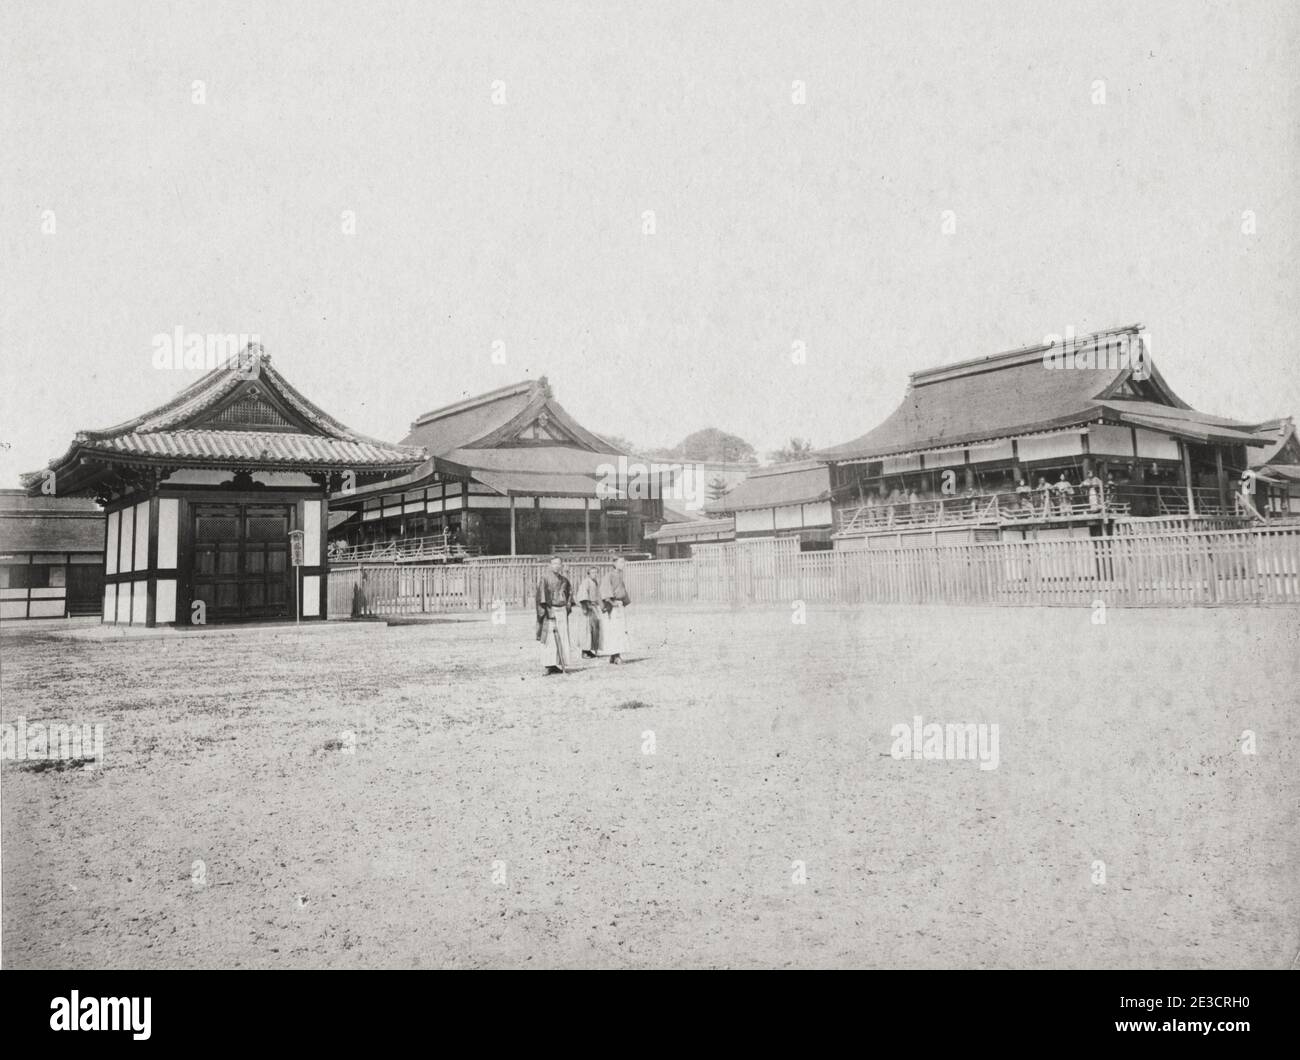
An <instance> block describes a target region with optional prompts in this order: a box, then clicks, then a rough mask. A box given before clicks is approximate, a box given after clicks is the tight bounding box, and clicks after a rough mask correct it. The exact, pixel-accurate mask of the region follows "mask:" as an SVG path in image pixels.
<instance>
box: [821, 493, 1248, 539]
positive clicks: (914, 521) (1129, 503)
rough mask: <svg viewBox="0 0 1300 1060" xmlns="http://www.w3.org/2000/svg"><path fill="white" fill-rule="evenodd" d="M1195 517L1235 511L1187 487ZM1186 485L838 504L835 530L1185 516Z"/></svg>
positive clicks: (1212, 496)
mask: <svg viewBox="0 0 1300 1060" xmlns="http://www.w3.org/2000/svg"><path fill="white" fill-rule="evenodd" d="M1192 492H1193V500H1194V502H1195V505H1196V512H1195V514H1196V516H1197V517H1200V516H1215V517H1222V516H1231V515H1240V514H1241V512H1239V511H1237V509H1236V506H1235V504H1229V505H1227V506H1226V507H1225V506H1224V505H1223V504H1222V502H1221V501H1220V499H1219V493H1218V490H1215V489H1210V488H1205V487H1197V488H1196V489H1194V490H1193V491H1192ZM1188 514H1189V512H1188V504H1187V490H1186V488H1185V487H1183V486H1138V485H1127V484H1126V485H1121V486H1117V487H1116V488H1115V489H1114V490H1113V491H1111V492H1110V493H1109V494H1107V493H1106V492H1105V491H1103V495H1102V496H1100V497H1098V496H1095V495H1092V494H1090V493H1089V492H1088V491H1086V490H1084V489H1083V488H1082V487H1079V486H1075V487H1073V488H1072V490H1071V491H1069V492H1068V493H1067V492H1066V491H1064V490H1057V489H1056V488H1055V486H1053V487H1052V488H1051V489H1049V490H1041V489H1035V490H1030V491H1029V492H1027V493H1017V492H1004V493H986V494H979V495H976V496H973V497H942V498H938V499H934V498H932V499H928V500H917V501H900V502H896V503H894V504H865V505H858V506H855V507H851V508H840V509H838V510H837V512H836V531H837V532H838V533H841V534H860V533H869V532H880V531H886V530H907V529H914V528H922V527H935V526H969V525H976V526H1004V525H1016V524H1023V523H1029V522H1039V523H1041V522H1047V523H1070V522H1088V521H1092V520H1096V519H1122V518H1126V517H1129V516H1134V515H1163V516H1170V515H1182V516H1187V515H1188Z"/></svg>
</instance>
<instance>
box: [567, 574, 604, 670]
mask: <svg viewBox="0 0 1300 1060" xmlns="http://www.w3.org/2000/svg"><path fill="white" fill-rule="evenodd" d="M574 599H575V600H577V602H578V606H579V607H580V608H582V614H581V615H579V616H578V618H577V623H578V650H579V651H581V652H582V657H583V658H584V659H594V658H595V657H596V653H597V652H598V651H600V581H599V579H598V578H597V577H596V568H595V567H588V568H587V576H586V577H585V578H583V579H582V581H580V582H579V583H578V591H577V593H576V594H575V595H574ZM570 632H571V633H572V632H573V631H572V630H570Z"/></svg>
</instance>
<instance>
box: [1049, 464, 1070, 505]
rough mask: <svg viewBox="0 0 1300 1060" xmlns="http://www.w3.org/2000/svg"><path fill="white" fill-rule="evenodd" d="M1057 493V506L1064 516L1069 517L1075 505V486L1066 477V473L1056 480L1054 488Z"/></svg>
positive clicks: (1062, 473)
mask: <svg viewBox="0 0 1300 1060" xmlns="http://www.w3.org/2000/svg"><path fill="white" fill-rule="evenodd" d="M1052 489H1054V490H1055V491H1056V506H1057V509H1058V510H1059V511H1060V513H1061V514H1062V515H1069V514H1070V513H1071V510H1072V506H1073V503H1074V486H1073V485H1071V483H1070V480H1069V479H1068V478H1067V477H1066V474H1065V472H1064V471H1062V472H1061V477H1060V478H1059V479H1057V480H1056V485H1054V486H1053V487H1052Z"/></svg>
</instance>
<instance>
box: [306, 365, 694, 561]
mask: <svg viewBox="0 0 1300 1060" xmlns="http://www.w3.org/2000/svg"><path fill="white" fill-rule="evenodd" d="M403 444H404V445H407V446H420V447H422V448H423V449H425V450H426V451H427V452H428V454H429V455H428V459H426V460H425V461H424V462H423V463H422V464H421V465H420V466H419V467H417V468H416V469H415V470H414V471H412V472H411V473H410V474H407V475H404V476H402V477H400V478H396V479H390V480H388V481H384V482H377V483H374V484H372V485H370V486H366V487H363V488H358V489H352V490H342V491H339V492H336V493H335V494H334V495H333V496H332V497H331V498H330V508H331V518H330V527H331V529H330V535H331V550H330V556H331V558H332V559H333V560H334V561H336V562H350V561H362V560H393V561H396V562H407V561H410V562H415V561H421V562H428V561H430V560H432V561H457V560H463V559H466V558H470V557H490V556H516V555H549V554H552V553H555V552H570V553H624V554H637V553H643V552H644V551H645V549H646V544H645V535H646V533H647V531H650V530H653V529H655V528H657V527H658V526H659V525H660V524H661V523H662V522H663V519H664V515H663V494H664V491H665V489H671V485H672V476H671V475H666V474H661V473H656V474H654V475H652V474H651V471H652V469H651V468H650V466H649V465H646V464H645V463H644V462H643V461H641V460H639V459H638V458H637V457H634V456H631V455H630V454H628V453H625V452H623V451H622V450H620V449H619V448H617V447H616V446H614V445H612V444H610V443H609V442H607V441H605V439H603V438H601V437H600V436H599V435H596V434H593V433H592V432H591V431H589V430H587V429H586V428H585V427H583V426H582V425H581V424H579V423H578V422H577V421H576V420H575V419H574V418H573V417H572V416H570V415H569V414H568V413H567V412H566V411H565V410H564V409H563V407H561V405H560V404H559V402H558V401H556V399H555V396H554V394H553V393H552V392H551V388H550V385H549V384H548V383H547V381H546V379H545V377H543V378H541V379H537V380H532V381H527V382H522V383H516V384H514V385H512V386H506V387H502V388H500V389H498V390H493V391H491V392H489V393H486V394H482V395H479V396H478V397H472V398H469V399H467V400H464V401H458V402H456V403H454V404H451V405H447V406H444V407H443V408H438V409H435V410H433V411H432V412H426V413H425V414H424V415H423V416H420V417H419V418H418V419H417V420H416V421H415V422H414V423H413V424H411V428H410V432H409V433H408V434H407V436H406V438H405V440H404V442H403Z"/></svg>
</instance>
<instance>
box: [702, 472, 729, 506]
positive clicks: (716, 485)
mask: <svg viewBox="0 0 1300 1060" xmlns="http://www.w3.org/2000/svg"><path fill="white" fill-rule="evenodd" d="M704 492H705V493H707V494H708V496H709V500H711V501H720V500H722V498H723V497H725V496H726V495H727V494H728V493H730V492H731V487H730V486H728V485H727V480H726V479H725V478H723V477H722V476H721V475H714V476H713V478H711V479H709V481H708V482H706V483H705V484H704Z"/></svg>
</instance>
